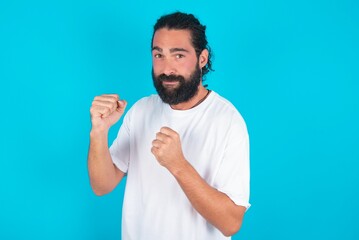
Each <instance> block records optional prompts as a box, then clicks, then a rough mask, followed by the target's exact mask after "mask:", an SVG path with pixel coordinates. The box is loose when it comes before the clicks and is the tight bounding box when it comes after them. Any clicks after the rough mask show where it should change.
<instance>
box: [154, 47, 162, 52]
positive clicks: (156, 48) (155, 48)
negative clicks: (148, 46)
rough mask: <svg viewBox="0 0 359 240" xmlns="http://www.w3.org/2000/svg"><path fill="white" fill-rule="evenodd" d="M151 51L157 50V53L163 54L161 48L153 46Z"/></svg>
mask: <svg viewBox="0 0 359 240" xmlns="http://www.w3.org/2000/svg"><path fill="white" fill-rule="evenodd" d="M153 50H157V51H159V52H163V50H162V48H160V47H157V46H154V47H153V48H152V51H153Z"/></svg>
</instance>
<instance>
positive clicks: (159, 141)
mask: <svg viewBox="0 0 359 240" xmlns="http://www.w3.org/2000/svg"><path fill="white" fill-rule="evenodd" d="M190 37H191V36H190V32H189V31H187V30H168V29H159V30H157V31H156V33H155V36H154V39H153V49H152V63H153V70H154V73H155V75H156V76H158V75H159V74H162V73H164V74H166V75H170V74H175V75H182V76H184V77H185V78H186V79H187V78H188V77H189V76H190V75H191V73H192V72H193V70H194V69H195V66H196V64H197V63H198V64H199V67H200V68H202V67H203V66H205V65H206V64H207V61H208V51H207V50H206V49H205V50H203V51H202V53H201V54H200V56H199V57H198V59H197V56H196V53H195V49H194V48H193V46H192V44H191V38H190ZM201 83H202V81H201ZM163 84H164V86H165V87H166V88H176V87H177V86H178V83H177V82H175V83H173V82H164V83H163ZM206 94H207V90H206V89H205V88H204V87H203V86H202V84H200V85H199V87H198V93H197V94H196V95H195V96H194V97H193V98H192V99H190V100H189V101H187V102H183V103H179V104H177V105H171V107H172V108H173V109H176V110H186V109H190V108H192V107H193V106H194V105H196V103H197V102H198V101H200V100H201V99H202V98H203V97H205V95H206ZM126 104H127V103H126V102H125V101H123V100H119V96H118V95H116V94H113V95H102V96H98V97H95V99H94V101H93V103H92V106H91V109H90V113H91V121H92V129H91V133H90V149H89V155H88V169H89V175H90V181H91V186H92V188H93V190H94V192H95V194H97V195H104V194H107V193H109V192H111V191H112V190H113V189H114V188H115V187H116V186H117V184H118V183H119V182H120V181H121V179H122V178H123V176H124V175H125V174H124V173H123V172H121V171H120V170H119V169H118V168H116V167H115V166H114V165H113V163H112V160H111V156H110V153H109V150H108V144H107V137H108V130H109V128H110V127H111V126H112V125H113V124H114V123H116V122H117V121H118V120H119V119H120V117H121V116H122V114H123V112H124V110H125V108H126ZM151 152H152V154H153V155H154V156H155V157H156V159H157V161H158V163H159V164H160V165H161V166H163V167H165V168H166V169H167V170H168V171H169V172H170V173H171V174H172V175H173V176H174V177H175V179H176V180H177V182H178V184H179V185H180V186H181V188H182V190H183V191H184V193H185V194H186V196H187V198H188V199H189V201H190V202H191V204H192V206H193V207H194V208H195V209H196V211H197V212H198V213H199V214H201V215H202V216H203V217H204V218H205V219H206V220H207V221H208V222H209V223H211V224H212V225H213V226H215V227H216V228H217V229H219V230H220V231H221V232H222V233H223V234H224V235H225V236H231V235H233V234H235V233H236V232H237V231H238V230H239V229H240V227H241V225H242V221H243V217H244V213H245V210H246V208H245V207H243V206H238V205H236V204H235V203H234V202H233V201H232V200H231V199H230V198H229V197H228V196H227V195H226V194H224V193H222V192H220V191H218V190H216V189H215V188H213V187H212V186H210V185H209V184H208V183H207V182H206V181H205V180H204V179H203V178H202V177H201V176H200V175H199V174H198V172H197V171H196V170H195V169H194V168H193V166H192V165H191V164H190V163H189V162H188V161H187V159H186V158H185V156H184V155H183V152H182V146H181V139H180V136H179V134H178V133H177V132H175V131H174V130H172V129H170V128H168V127H166V126H163V127H162V128H161V129H159V132H158V133H157V134H156V138H155V139H154V140H153V142H152V148H151Z"/></svg>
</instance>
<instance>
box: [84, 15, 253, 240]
mask: <svg viewBox="0 0 359 240" xmlns="http://www.w3.org/2000/svg"><path fill="white" fill-rule="evenodd" d="M205 30H206V27H205V26H204V25H202V24H201V23H200V22H199V20H198V19H197V18H196V17H194V16H193V15H192V14H185V13H181V12H175V13H172V14H169V15H165V16H162V17H161V18H160V19H158V20H157V22H156V24H155V26H154V31H153V37H152V45H151V46H152V47H151V48H152V49H151V50H152V64H153V68H152V78H153V84H154V86H155V88H156V90H157V93H158V95H152V96H149V97H145V98H142V99H140V100H139V101H138V102H137V103H135V104H134V105H133V106H132V107H131V109H130V110H129V111H128V112H127V114H126V115H125V117H124V119H123V124H122V126H121V127H120V130H119V132H118V136H117V138H116V139H115V140H114V142H113V143H112V145H111V147H110V148H109V147H108V143H107V142H108V130H109V129H110V127H111V126H112V125H113V124H115V123H116V122H117V121H118V120H119V119H120V118H121V116H122V115H123V113H124V111H125V108H126V105H127V103H126V101H125V100H120V98H119V96H118V95H117V94H104V95H101V96H97V97H95V98H94V100H93V102H92V106H91V109H90V113H91V122H92V129H91V132H90V149H89V154H88V169H89V176H90V182H91V186H92V188H93V191H94V192H95V194H96V195H104V194H107V193H109V192H111V191H112V190H113V189H114V188H115V187H116V186H117V185H118V184H119V182H120V181H121V180H122V179H123V178H124V177H126V178H127V181H126V187H125V196H124V203H123V216H122V239H124V240H128V239H134V240H138V239H146V240H149V239H156V240H159V239H171V240H173V239H181V240H182V239H186V240H190V239H193V240H198V239H205V240H210V239H216V240H218V239H230V236H231V235H233V234H235V233H236V232H237V231H238V230H239V229H240V227H241V225H242V221H243V216H244V214H245V211H246V210H247V209H248V208H249V206H250V204H249V138H248V133H247V128H246V125H245V122H244V120H243V118H242V117H241V115H240V113H239V112H238V111H237V110H236V108H235V107H234V106H233V105H232V104H231V103H230V102H229V101H228V100H226V99H225V98H223V97H221V96H220V95H219V94H217V93H216V92H214V91H211V90H209V89H207V88H206V86H204V85H203V77H204V75H205V74H207V73H208V72H209V71H211V70H212V66H211V65H212V64H211V51H210V48H209V46H208V43H207V38H206V33H205Z"/></svg>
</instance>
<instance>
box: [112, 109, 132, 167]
mask: <svg viewBox="0 0 359 240" xmlns="http://www.w3.org/2000/svg"><path fill="white" fill-rule="evenodd" d="M130 112H131V110H130V111H129V112H128V113H127V114H126V115H125V117H124V119H123V123H122V125H121V127H120V130H119V131H118V134H117V137H116V139H115V140H114V141H113V143H112V145H111V147H110V149H109V150H110V154H111V159H112V162H113V163H114V164H115V166H116V167H117V168H118V169H120V170H121V171H122V172H124V173H126V172H127V170H128V165H129V161H130V121H129V118H130V117H129V115H130Z"/></svg>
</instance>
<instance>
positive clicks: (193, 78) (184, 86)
mask: <svg viewBox="0 0 359 240" xmlns="http://www.w3.org/2000/svg"><path fill="white" fill-rule="evenodd" d="M201 76H202V72H201V69H200V68H199V66H198V64H196V69H195V70H194V71H193V72H192V73H191V75H190V76H189V78H188V79H185V78H184V77H183V76H181V75H169V76H167V75H165V74H160V75H158V76H155V74H154V72H153V68H152V80H153V85H154V86H155V88H156V90H157V93H158V95H159V96H160V98H161V99H162V101H163V102H164V103H167V104H170V105H176V104H179V103H183V102H187V101H188V100H190V99H191V98H193V97H194V96H195V95H196V94H197V92H198V86H199V84H200V83H201ZM163 81H168V82H178V83H179V85H178V87H176V88H166V87H164V85H163Z"/></svg>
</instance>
